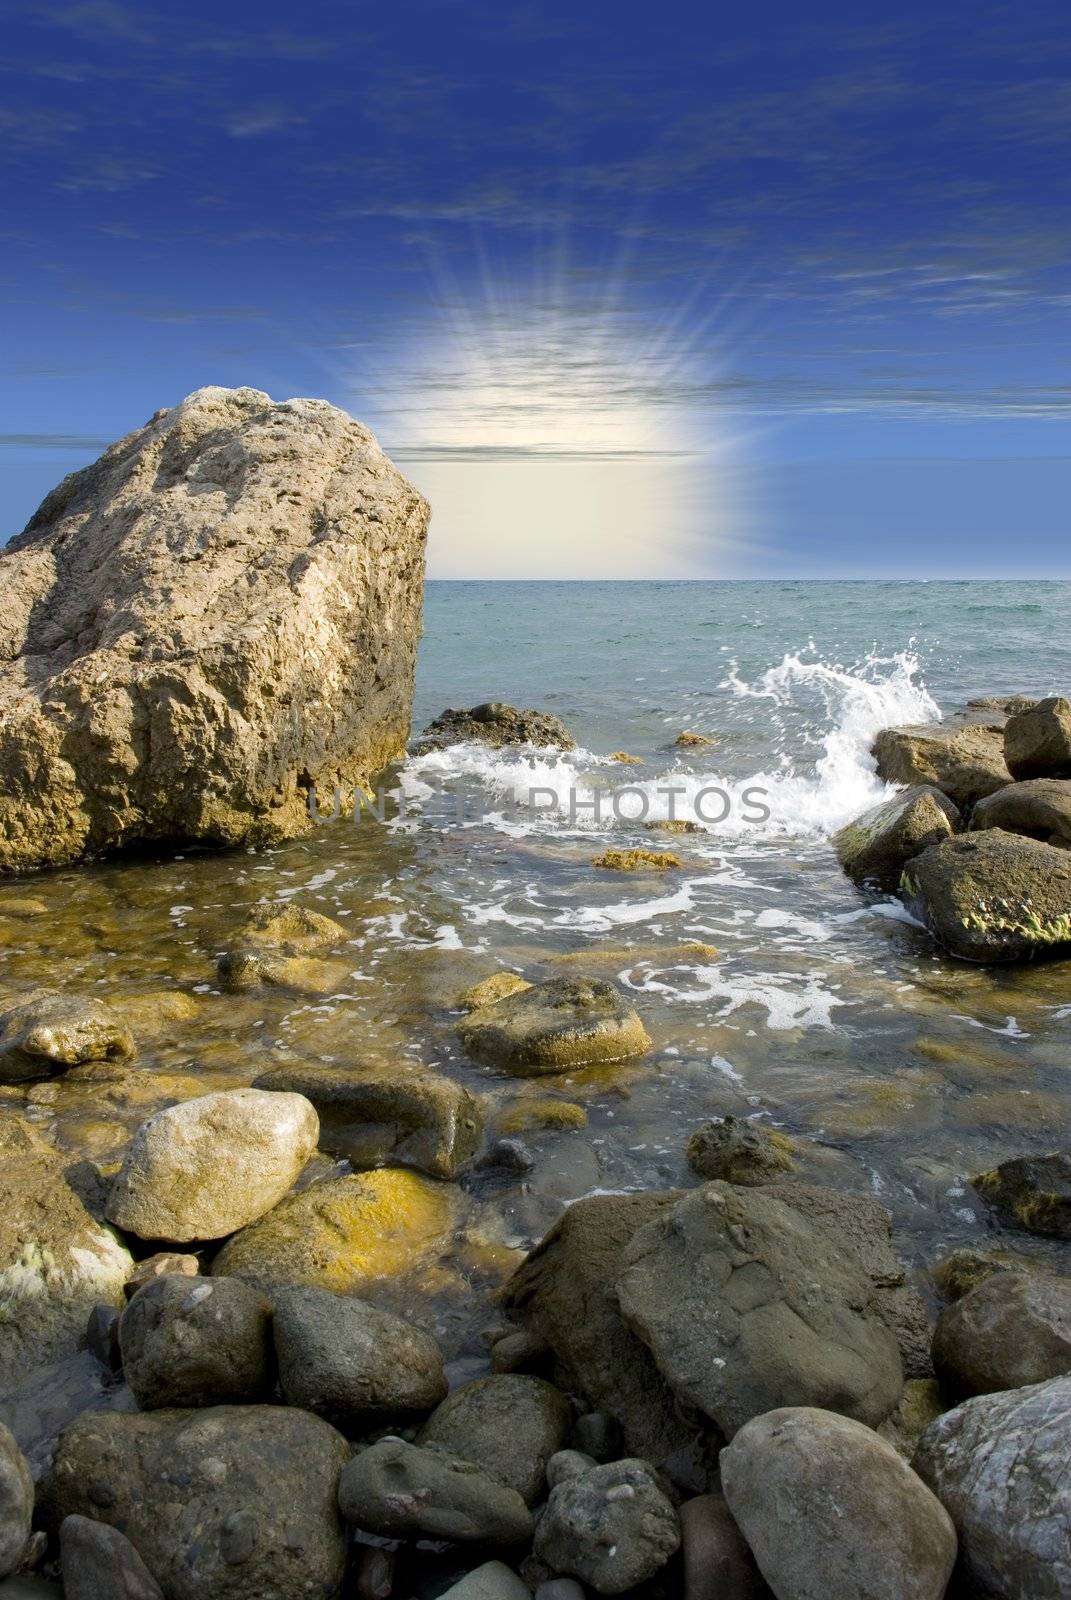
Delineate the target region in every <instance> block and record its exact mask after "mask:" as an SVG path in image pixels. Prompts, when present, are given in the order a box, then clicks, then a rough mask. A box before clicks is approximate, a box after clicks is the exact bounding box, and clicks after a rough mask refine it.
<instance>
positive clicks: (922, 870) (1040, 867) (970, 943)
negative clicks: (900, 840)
mask: <svg viewBox="0 0 1071 1600" xmlns="http://www.w3.org/2000/svg"><path fill="white" fill-rule="evenodd" d="M901 892H902V894H903V898H904V901H905V903H906V905H907V908H908V910H909V911H910V912H911V913H912V915H914V916H916V917H918V919H919V920H920V921H921V922H924V923H925V924H926V926H927V927H928V928H929V929H930V931H931V933H933V935H934V936H935V938H937V939H938V940H939V941H940V943H941V944H943V945H944V947H945V949H946V950H949V951H951V953H952V954H953V955H955V956H959V957H960V958H961V959H962V960H964V961H978V962H986V963H988V962H1006V961H1024V960H1028V959H1030V958H1032V957H1035V956H1044V957H1048V956H1055V955H1059V954H1061V952H1063V951H1066V950H1067V949H1068V948H1069V947H1071V856H1069V855H1068V853H1067V851H1065V850H1057V849H1054V847H1053V846H1052V845H1048V844H1039V843H1038V842H1037V841H1036V840H1034V839H1023V838H1020V837H1019V835H1018V834H1013V833H1005V832H1004V831H1003V830H1002V829H1000V828H991V829H987V830H986V831H985V832H983V833H969V834H963V835H961V836H960V837H959V838H955V839H948V840H946V841H945V842H944V843H943V844H936V845H931V846H930V847H929V849H927V850H924V851H923V852H922V854H921V855H919V856H916V857H915V858H914V859H913V860H912V861H909V862H908V864H907V866H906V867H905V869H904V874H903V878H902V880H901Z"/></svg>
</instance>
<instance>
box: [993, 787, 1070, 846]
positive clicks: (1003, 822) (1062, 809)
mask: <svg viewBox="0 0 1071 1600" xmlns="http://www.w3.org/2000/svg"><path fill="white" fill-rule="evenodd" d="M971 827H972V828H978V829H982V828H1003V829H1004V831H1005V833H1021V834H1023V835H1025V837H1026V838H1028V839H1040V840H1041V842H1042V844H1052V845H1055V846H1056V847H1057V849H1060V850H1071V781H1069V780H1068V779H1067V778H1031V779H1029V780H1028V781H1027V782H1025V783H1009V784H1008V786H1007V788H1005V789H997V790H996V792H995V793H993V794H987V795H986V797H985V799H984V800H979V802H978V804H977V805H976V806H975V808H974V811H973V813H972V815H971Z"/></svg>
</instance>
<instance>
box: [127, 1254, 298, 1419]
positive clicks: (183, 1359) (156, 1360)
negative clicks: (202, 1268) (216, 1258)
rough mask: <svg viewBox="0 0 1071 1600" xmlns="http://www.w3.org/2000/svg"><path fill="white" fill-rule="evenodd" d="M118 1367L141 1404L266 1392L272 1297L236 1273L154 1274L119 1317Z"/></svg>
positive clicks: (263, 1396)
mask: <svg viewBox="0 0 1071 1600" xmlns="http://www.w3.org/2000/svg"><path fill="white" fill-rule="evenodd" d="M119 1348H120V1350H121V1351H122V1356H123V1375H124V1377H125V1378H126V1381H127V1383H128V1384H129V1385H130V1387H131V1389H132V1390H133V1392H134V1396H135V1398H136V1399H137V1402H138V1405H139V1406H140V1407H141V1409H142V1411H157V1410H160V1409H161V1408H162V1407H164V1406H216V1405H228V1404H238V1403H239V1402H249V1401H255V1400H267V1399H269V1398H270V1397H271V1394H272V1392H273V1390H274V1388H275V1362H274V1360H273V1356H272V1342H271V1305H270V1304H269V1302H268V1301H267V1300H266V1299H265V1298H264V1296H263V1295H261V1294H258V1293H257V1291H256V1290H255V1289H252V1288H250V1286H249V1285H248V1284H247V1283H242V1282H241V1280H240V1279H238V1278H198V1279H196V1280H195V1281H191V1280H190V1279H189V1278H184V1277H178V1278H156V1279H154V1281H153V1282H152V1283H147V1284H146V1285H145V1287H144V1288H143V1289H141V1290H139V1292H138V1293H137V1294H136V1295H135V1296H134V1298H133V1300H131V1302H130V1304H129V1305H128V1306H127V1308H126V1310H125V1311H124V1312H123V1315H122V1317H121V1319H120V1322H119Z"/></svg>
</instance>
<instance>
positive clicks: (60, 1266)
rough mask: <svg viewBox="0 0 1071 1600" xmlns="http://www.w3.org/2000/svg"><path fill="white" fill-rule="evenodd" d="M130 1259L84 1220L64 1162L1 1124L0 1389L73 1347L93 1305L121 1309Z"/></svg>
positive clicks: (10, 1123)
mask: <svg viewBox="0 0 1071 1600" xmlns="http://www.w3.org/2000/svg"><path fill="white" fill-rule="evenodd" d="M132 1266H133V1262H132V1260H131V1257H130V1253H129V1252H128V1251H127V1250H125V1249H124V1248H123V1246H122V1245H121V1244H120V1243H119V1241H118V1240H117V1239H116V1237H115V1235H114V1234H113V1233H112V1232H111V1230H110V1229H109V1228H106V1227H103V1226H102V1225H101V1224H99V1223H98V1222H96V1221H95V1220H94V1219H93V1217H91V1216H90V1214H89V1212H88V1211H87V1210H86V1208H85V1206H84V1205H83V1204H82V1202H81V1200H79V1199H78V1197H77V1195H76V1194H75V1193H74V1191H73V1189H71V1187H70V1185H69V1184H68V1183H67V1181H66V1179H65V1177H64V1161H63V1158H62V1157H61V1156H60V1155H59V1154H58V1152H57V1151H55V1150H53V1149H52V1147H51V1146H50V1145H47V1144H46V1143H45V1142H44V1140H43V1139H42V1138H41V1137H40V1135H39V1134H38V1133H37V1132H36V1131H35V1130H34V1129H33V1128H32V1127H31V1126H30V1124H29V1123H28V1122H25V1121H23V1119H22V1118H21V1117H12V1116H7V1117H5V1118H4V1119H3V1121H2V1122H0V1304H2V1305H3V1317H2V1318H0V1388H2V1387H6V1386H7V1385H8V1384H13V1383H18V1382H21V1381H23V1380H24V1379H25V1377H26V1375H27V1374H28V1373H30V1372H32V1371H33V1369H34V1368H35V1367H38V1366H43V1365H44V1364H45V1363H46V1362H50V1361H54V1360H55V1359H56V1358H57V1357H59V1356H63V1355H67V1354H69V1353H70V1352H72V1351H74V1350H77V1349H78V1348H79V1347H80V1346H81V1344H82V1342H83V1340H84V1338H85V1330H86V1323H87V1321H88V1319H89V1314H90V1312H91V1311H92V1310H93V1307H94V1306H95V1305H97V1304H108V1305H121V1304H122V1302H123V1284H124V1281H125V1280H126V1278H127V1275H128V1274H129V1272H130V1270H131V1268H132Z"/></svg>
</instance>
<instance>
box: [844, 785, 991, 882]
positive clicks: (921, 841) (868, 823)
mask: <svg viewBox="0 0 1071 1600" xmlns="http://www.w3.org/2000/svg"><path fill="white" fill-rule="evenodd" d="M959 825H960V815H959V809H958V807H957V806H955V805H953V803H952V801H951V800H950V799H949V798H948V796H947V795H945V794H942V793H941V791H940V790H939V789H934V788H930V787H928V786H927V785H925V784H920V785H916V786H915V787H914V788H911V789H906V790H905V791H904V793H903V794H897V795H894V796H893V798H892V799H891V800H886V801H884V802H883V803H882V804H881V805H879V806H874V807H873V808H872V810H870V811H866V812H864V813H863V815H862V816H861V817H856V819H855V821H854V822H849V823H848V825H847V826H846V827H844V828H841V830H840V832H839V833H835V834H834V835H833V847H834V849H835V850H836V852H837V859H838V861H839V862H840V864H841V866H842V867H843V868H844V870H845V872H846V873H847V874H848V876H849V878H851V879H853V880H854V881H855V882H856V883H860V884H863V883H869V884H873V885H874V886H875V888H878V889H886V890H891V889H895V888H896V887H897V886H898V885H899V882H900V874H901V873H902V872H903V870H904V867H905V866H906V865H907V863H908V862H909V861H910V860H911V859H912V857H913V856H917V855H918V854H919V853H920V852H921V851H923V850H925V849H926V846H927V845H931V844H938V843H939V842H940V841H941V840H942V839H947V838H949V837H950V835H952V834H953V833H956V832H958V830H959Z"/></svg>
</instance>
